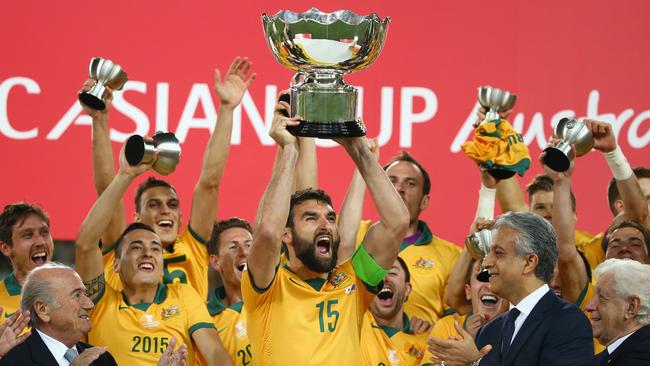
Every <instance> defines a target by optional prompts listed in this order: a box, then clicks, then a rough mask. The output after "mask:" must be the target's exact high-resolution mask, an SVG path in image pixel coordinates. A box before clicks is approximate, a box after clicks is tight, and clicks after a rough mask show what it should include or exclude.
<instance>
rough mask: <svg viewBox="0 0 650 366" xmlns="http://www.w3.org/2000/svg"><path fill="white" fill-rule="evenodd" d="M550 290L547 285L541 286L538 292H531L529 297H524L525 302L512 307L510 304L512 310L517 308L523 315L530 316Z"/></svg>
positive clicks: (522, 301)
mask: <svg viewBox="0 0 650 366" xmlns="http://www.w3.org/2000/svg"><path fill="white" fill-rule="evenodd" d="M549 290H550V288H549V287H548V285H547V284H543V285H542V286H540V287H539V288H538V289H537V290H535V291H533V292H531V293H530V294H528V296H526V297H524V298H523V300H521V301H520V302H519V304H516V305H512V304H510V309H512V308H517V310H519V311H520V312H521V313H522V314H524V315H526V316H528V315H530V313H531V312H532V311H533V308H534V307H535V305H537V303H538V302H539V300H541V299H542V297H544V295H546V293H547V292H548V291H549Z"/></svg>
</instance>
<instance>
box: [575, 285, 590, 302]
mask: <svg viewBox="0 0 650 366" xmlns="http://www.w3.org/2000/svg"><path fill="white" fill-rule="evenodd" d="M588 289H589V281H587V283H586V284H585V287H583V288H582V291H580V296H578V301H576V303H575V304H576V306H577V307H580V304H582V302H583V301H584V299H585V296H587V290H588Z"/></svg>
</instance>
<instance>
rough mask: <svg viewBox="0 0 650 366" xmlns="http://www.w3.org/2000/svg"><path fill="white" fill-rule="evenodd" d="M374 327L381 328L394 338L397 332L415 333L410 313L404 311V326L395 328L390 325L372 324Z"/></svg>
mask: <svg viewBox="0 0 650 366" xmlns="http://www.w3.org/2000/svg"><path fill="white" fill-rule="evenodd" d="M372 327H373V328H375V329H381V330H382V331H384V333H386V335H387V336H388V338H392V337H393V336H394V335H395V334H397V333H399V332H404V333H407V334H413V332H412V331H411V321H410V320H409V317H408V315H406V313H402V327H401V328H393V327H389V326H387V325H374V324H372Z"/></svg>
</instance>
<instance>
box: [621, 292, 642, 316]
mask: <svg viewBox="0 0 650 366" xmlns="http://www.w3.org/2000/svg"><path fill="white" fill-rule="evenodd" d="M640 310H641V299H639V298H638V297H637V296H634V297H632V298H631V299H630V300H629V303H628V305H627V309H626V310H625V319H634V318H636V316H637V315H639V311H640Z"/></svg>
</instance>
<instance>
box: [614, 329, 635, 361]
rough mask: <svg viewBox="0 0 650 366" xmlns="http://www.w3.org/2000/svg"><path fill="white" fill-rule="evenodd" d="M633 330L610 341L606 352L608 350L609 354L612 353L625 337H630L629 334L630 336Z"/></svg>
mask: <svg viewBox="0 0 650 366" xmlns="http://www.w3.org/2000/svg"><path fill="white" fill-rule="evenodd" d="M634 332H636V330H635V331H634ZM634 332H632V333H630V334H627V335H624V336H622V337H621V338H619V339H617V340H615V341H614V343H612V344H610V345H609V346H607V352H608V353H609V354H610V355H611V354H612V353H614V351H616V349H617V348H618V346H620V345H621V344H622V343H623V342H625V340H626V339H628V338H630V336H631V335H632V334H634Z"/></svg>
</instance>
